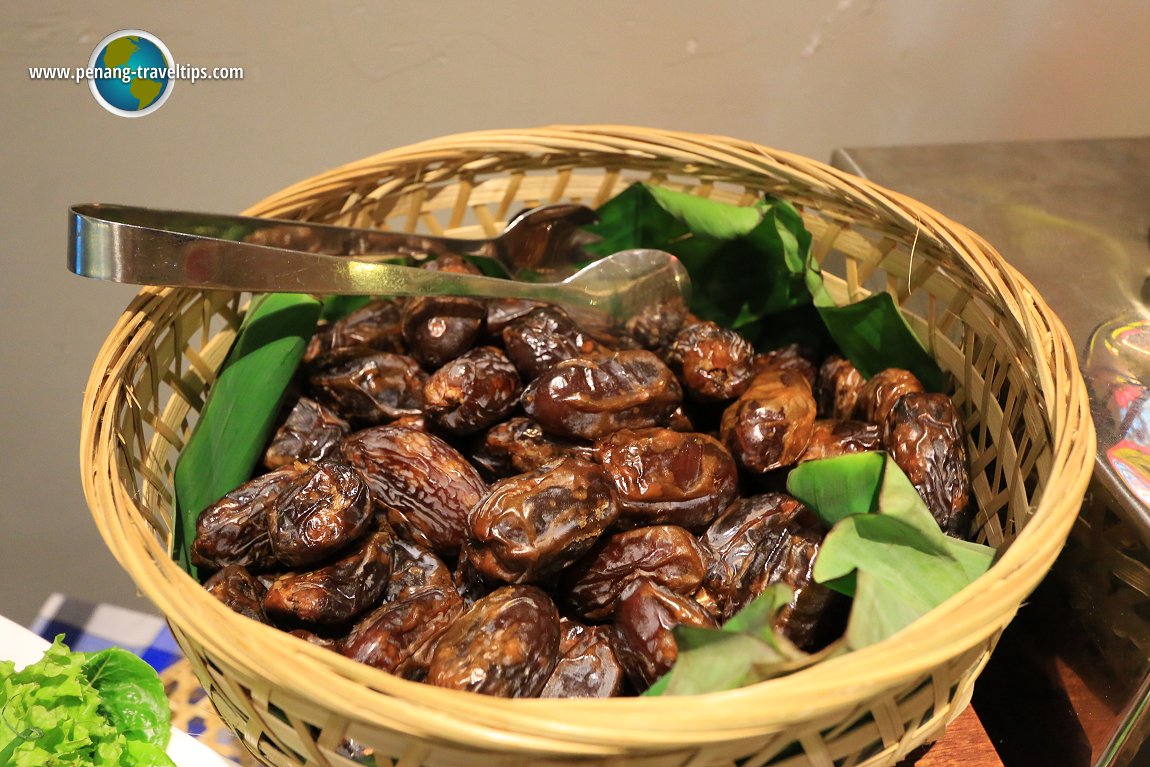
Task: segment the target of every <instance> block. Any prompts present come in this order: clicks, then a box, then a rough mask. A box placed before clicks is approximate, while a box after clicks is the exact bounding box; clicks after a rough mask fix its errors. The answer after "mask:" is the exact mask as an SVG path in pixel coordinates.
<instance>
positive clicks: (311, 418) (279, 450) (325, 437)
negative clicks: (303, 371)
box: [264, 397, 350, 469]
mask: <svg viewBox="0 0 1150 767" xmlns="http://www.w3.org/2000/svg"><path fill="white" fill-rule="evenodd" d="M349 430H350V427H349V426H348V423H347V421H345V420H343V419H342V418H340V417H339V416H338V415H336V414H335V413H334V412H333V411H331V410H330V409H328V408H326V407H324V406H323V405H321V404H319V403H318V402H316V401H315V400H313V399H309V398H307V397H300V398H299V399H298V400H297V401H296V403H295V405H293V406H292V408H291V410H290V411H289V412H288V415H287V418H286V419H284V422H283V424H282V425H280V427H279V428H278V429H276V433H275V434H274V435H273V436H272V439H271V442H270V443H269V444H268V449H267V450H266V451H264V466H267V467H268V468H269V469H278V468H280V467H282V466H289V465H291V464H293V463H295V462H296V461H305V462H311V463H317V462H319V461H322V460H324V459H325V458H332V457H335V456H337V455H338V454H339V443H340V442H342V441H343V438H344V437H346V436H347V433H348V431H349Z"/></svg>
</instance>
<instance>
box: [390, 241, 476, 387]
mask: <svg viewBox="0 0 1150 767" xmlns="http://www.w3.org/2000/svg"><path fill="white" fill-rule="evenodd" d="M422 268H423V269H428V270H431V271H439V272H455V273H457V274H479V270H478V269H476V268H475V267H474V266H472V265H471V264H470V263H468V262H467V261H465V260H464V259H462V258H460V257H459V256H455V255H442V256H440V257H439V258H437V259H436V260H434V261H431V262H429V263H427V264H424V265H423V267H422ZM486 315H487V306H486V304H485V303H484V302H483V301H481V300H480V299H477V298H468V297H466V296H421V297H419V298H412V299H410V300H409V301H407V303H405V304H404V305H403V310H402V312H401V321H402V325H403V339H404V341H406V342H407V347H408V349H409V350H410V353H411V355H412V356H413V357H415V358H416V359H417V360H419V361H420V362H421V363H423V364H424V366H426V367H427V368H428V369H430V370H434V369H435V368H438V367H442V366H443V365H444V364H446V363H447V362H448V361H450V360H453V359H455V358H456V357H458V356H459V355H461V354H463V353H464V352H465V351H467V350H468V349H470V348H471V347H473V346H475V343H476V341H478V340H479V337H480V335H481V334H482V332H483V320H484V317H486Z"/></svg>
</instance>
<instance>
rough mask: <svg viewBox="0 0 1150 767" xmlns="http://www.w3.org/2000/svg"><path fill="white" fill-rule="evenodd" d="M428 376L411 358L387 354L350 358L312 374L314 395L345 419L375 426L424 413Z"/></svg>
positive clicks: (377, 353) (310, 381) (311, 383)
mask: <svg viewBox="0 0 1150 767" xmlns="http://www.w3.org/2000/svg"><path fill="white" fill-rule="evenodd" d="M426 382H427V374H426V373H424V372H423V369H422V368H420V366H419V363H418V362H416V361H415V360H414V359H412V358H411V357H406V356H404V355H402V354H390V353H388V352H376V353H372V354H365V355H359V356H353V357H351V358H349V359H345V360H342V361H340V362H337V363H335V364H333V365H330V366H327V367H323V368H322V369H319V370H317V371H316V372H314V373H312V375H311V377H310V378H309V379H308V383H309V385H310V386H311V389H312V391H313V392H314V393H315V396H316V397H317V398H318V399H320V400H321V401H322V402H324V404H326V405H328V406H329V407H331V408H332V409H334V410H336V411H337V412H339V413H340V414H342V415H344V416H345V417H347V418H350V419H352V420H354V421H356V422H358V423H361V424H377V423H381V422H384V421H390V420H393V419H395V418H399V417H401V416H406V415H417V414H419V413H420V412H421V411H422V410H423V386H424V384H425V383H426Z"/></svg>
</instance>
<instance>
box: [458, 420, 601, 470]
mask: <svg viewBox="0 0 1150 767" xmlns="http://www.w3.org/2000/svg"><path fill="white" fill-rule="evenodd" d="M593 455H594V448H592V447H591V446H590V445H580V444H577V443H575V442H570V441H568V440H565V439H559V438H558V437H553V436H551V435H550V434H548V433H546V432H545V431H543V427H542V426H540V425H539V424H537V423H535V422H534V421H532V420H531V419H530V418H523V417H516V418H511V419H508V420H506V421H504V422H503V423H499V424H496V425H495V426H492V427H491V428H490V429H488V431H487V433H486V434H485V435H484V436H483V442H482V443H480V444H479V446H478V447H476V448H475V450H474V452H473V453H472V456H471V457H472V460H473V461H474V463H475V464H476V465H477V466H478V467H479V468H480V469H482V470H483V471H485V472H487V474H488V475H489V476H491V477H510V476H512V475H515V474H526V473H527V472H531V471H535V470H536V469H538V468H539V467H540V466H542V465H543V464H546V463H550V462H551V461H554V460H555V459H556V458H565V457H574V458H588V459H589V458H591V457H592V456H593Z"/></svg>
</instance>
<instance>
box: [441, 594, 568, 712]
mask: <svg viewBox="0 0 1150 767" xmlns="http://www.w3.org/2000/svg"><path fill="white" fill-rule="evenodd" d="M558 654H559V611H558V610H557V609H556V608H555V604H554V603H553V602H552V601H551V597H549V596H547V593H546V592H544V591H542V590H540V589H538V588H536V587H534V586H504V587H503V588H501V589H498V590H496V591H494V592H492V593H491V594H488V595H487V596H486V597H484V598H483V599H480V600H479V601H478V602H476V603H475V605H474V606H472V608H471V609H470V610H468V611H467V612H466V613H464V614H463V615H462V616H461V617H460V618H459V619H458V620H456V621H455V623H453V624H452V625H451V628H449V629H448V630H447V632H446V633H445V634H444V635H443V636H442V637H441V638H440V640H439V643H438V644H437V645H436V647H435V652H434V653H433V654H432V656H431V663H430V665H429V667H428V671H427V681H428V682H429V683H431V684H434V685H436V686H439V687H449V688H453V689H456V690H469V691H471V692H478V693H482V694H484V695H496V696H499V697H503V698H534V697H536V696H538V695H539V693H540V691H541V690H542V689H543V685H544V684H546V682H547V679H548V678H549V677H550V676H551V672H552V671H553V670H554V668H555V663H556V661H557V660H558Z"/></svg>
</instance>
